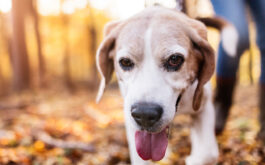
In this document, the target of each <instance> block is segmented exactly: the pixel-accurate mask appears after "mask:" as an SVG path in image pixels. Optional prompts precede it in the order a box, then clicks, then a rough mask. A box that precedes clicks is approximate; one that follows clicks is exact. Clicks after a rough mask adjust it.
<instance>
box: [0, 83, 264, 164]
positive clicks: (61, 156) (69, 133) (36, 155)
mask: <svg viewBox="0 0 265 165" xmlns="http://www.w3.org/2000/svg"><path fill="white" fill-rule="evenodd" d="M257 90H258V89H257V86H244V87H243V86H238V87H237V90H236V95H235V104H234V105H233V107H232V112H231V114H230V116H229V121H228V123H227V127H226V129H225V132H224V133H223V134H222V136H219V137H218V144H219V147H220V149H219V150H220V157H219V161H218V164H220V165H233V164H236V165H248V164H251V165H252V164H253V165H255V164H258V165H260V164H263V163H264V164H265V147H262V145H261V143H260V142H258V141H257V140H256V134H257V132H258V129H259V124H258V120H257V119H258V107H257V100H258V99H257ZM94 98H95V93H89V91H87V90H78V92H74V93H69V92H67V90H64V89H61V90H60V89H56V90H43V91H39V92H35V93H34V92H28V93H27V92H26V93H22V94H19V95H9V96H6V97H2V98H0V164H8V165H13V164H21V165H31V164H32V165H41V164H43V165H55V164H56V165H60V164H76V165H86V164H89V165H90V164H91V165H101V164H103V165H114V164H120V165H121V164H130V160H129V154H128V148H127V141H126V136H125V128H124V119H123V111H122V104H123V101H122V99H121V97H120V95H119V92H118V90H117V89H109V90H107V92H106V94H105V95H104V97H103V100H102V101H101V102H100V103H99V104H96V103H95V101H94V100H95V99H94ZM190 124H191V122H190V118H189V117H188V116H178V117H176V118H175V120H174V124H173V127H172V129H171V134H170V145H171V150H172V151H173V153H172V154H169V156H168V159H167V160H163V161H161V162H160V163H159V164H161V165H166V164H178V165H182V164H184V159H185V157H186V156H187V155H188V154H189V152H190V141H189V138H188V137H189V126H190Z"/></svg>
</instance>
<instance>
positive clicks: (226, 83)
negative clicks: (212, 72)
mask: <svg viewBox="0 0 265 165" xmlns="http://www.w3.org/2000/svg"><path fill="white" fill-rule="evenodd" d="M235 84H236V79H235V78H231V79H224V78H218V77H217V78H216V91H215V97H214V106H215V120H216V121H215V133H216V135H219V134H221V133H222V132H223V130H224V127H225V123H226V120H227V117H228V114H229V110H230V107H231V105H232V100H233V91H234V87H235Z"/></svg>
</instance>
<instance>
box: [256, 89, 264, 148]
mask: <svg viewBox="0 0 265 165" xmlns="http://www.w3.org/2000/svg"><path fill="white" fill-rule="evenodd" d="M259 109H260V110H259V123H260V131H259V133H258V139H260V140H261V141H263V142H264V143H265V84H263V85H260V90H259Z"/></svg>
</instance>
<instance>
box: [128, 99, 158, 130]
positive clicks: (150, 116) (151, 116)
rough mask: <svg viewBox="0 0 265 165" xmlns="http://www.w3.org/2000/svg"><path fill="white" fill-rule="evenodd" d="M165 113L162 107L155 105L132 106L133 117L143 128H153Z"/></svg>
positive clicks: (139, 104) (140, 104) (141, 104)
mask: <svg viewBox="0 0 265 165" xmlns="http://www.w3.org/2000/svg"><path fill="white" fill-rule="evenodd" d="M162 113H163V109H162V107H161V106H159V105H157V104H154V103H138V104H135V105H133V106H132V110H131V115H132V117H133V118H134V120H135V121H136V122H137V124H139V125H140V126H142V127H151V126H153V125H154V124H155V123H156V122H157V121H159V119H160V118H161V115H162Z"/></svg>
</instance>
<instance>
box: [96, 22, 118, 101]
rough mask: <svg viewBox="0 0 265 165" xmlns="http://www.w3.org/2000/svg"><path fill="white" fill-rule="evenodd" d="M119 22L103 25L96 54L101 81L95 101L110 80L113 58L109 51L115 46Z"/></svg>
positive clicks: (98, 98)
mask: <svg viewBox="0 0 265 165" xmlns="http://www.w3.org/2000/svg"><path fill="white" fill-rule="evenodd" d="M118 25H119V22H117V21H115V22H110V23H108V24H107V25H106V26H105V27H104V40H103V41H102V42H101V44H100V46H99V48H98V50H97V55H96V64H97V69H98V71H99V74H100V77H101V81H100V86H99V90H98V94H97V98H96V101H97V102H99V100H100V99H101V97H102V95H103V93H104V89H105V86H106V84H108V83H109V81H110V80H111V76H112V73H113V70H114V64H113V59H112V56H111V53H112V51H113V49H114V48H115V40H116V37H117V32H116V31H117V30H116V27H117V26H118Z"/></svg>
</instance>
